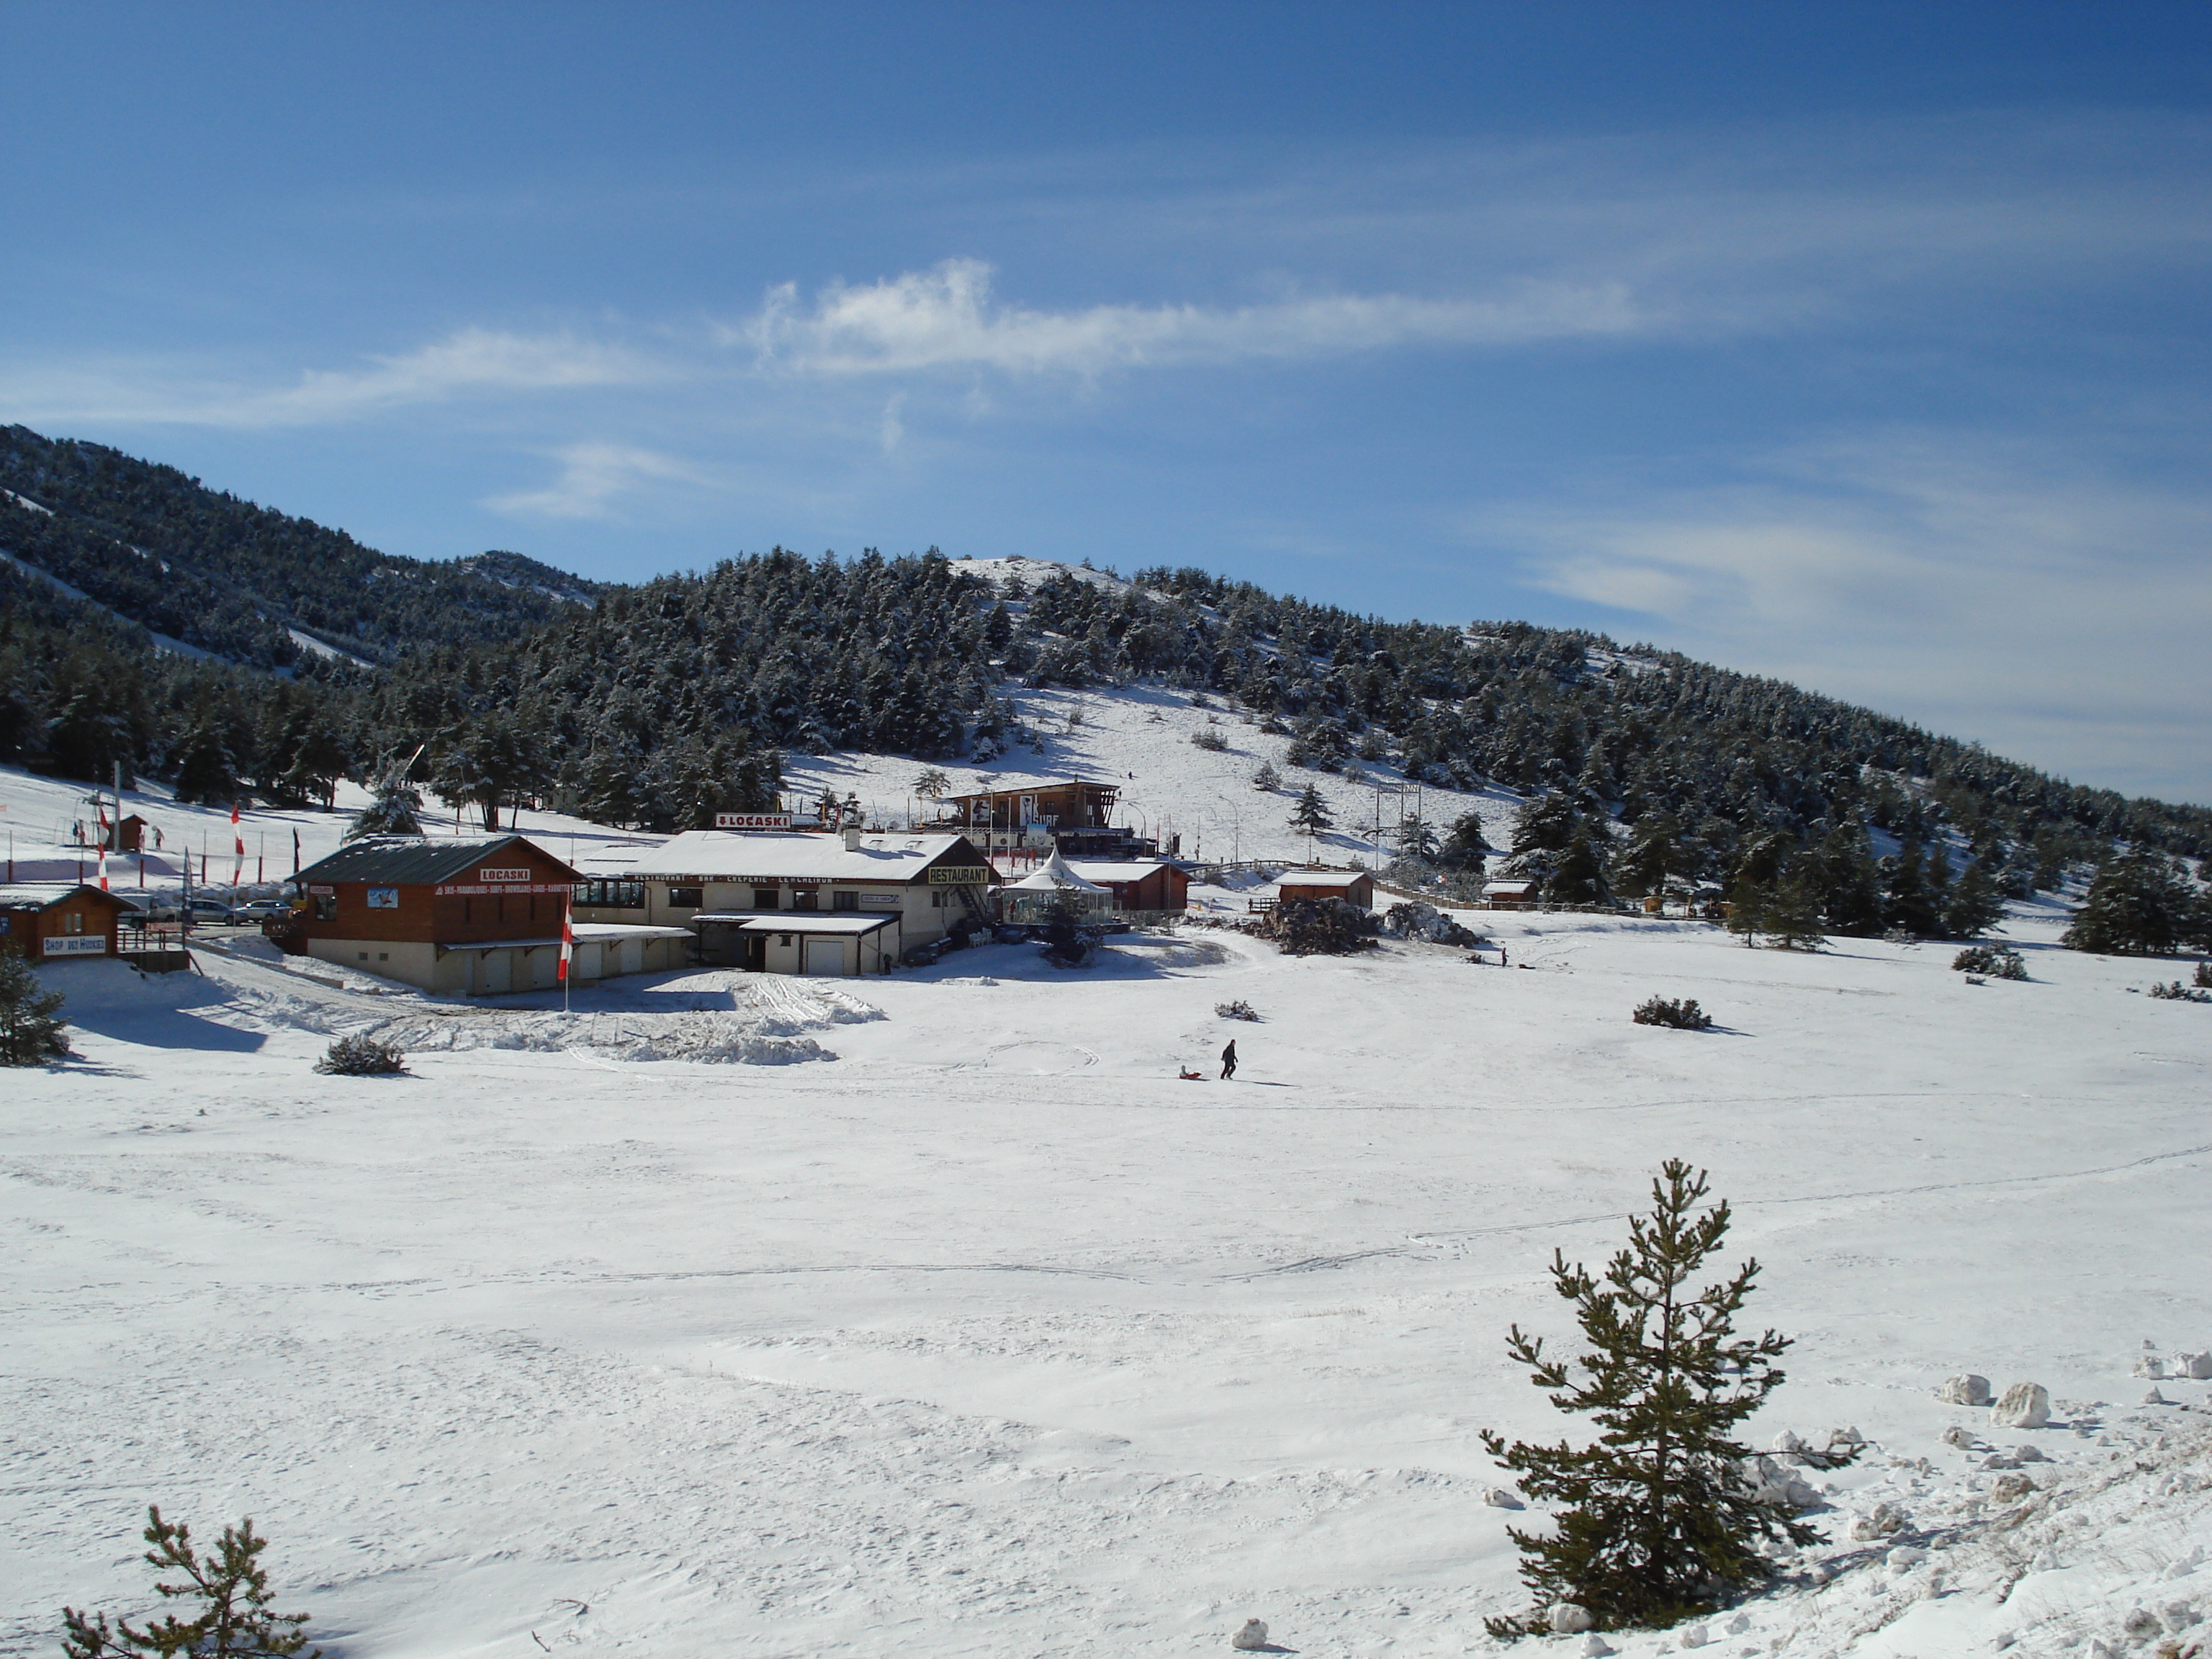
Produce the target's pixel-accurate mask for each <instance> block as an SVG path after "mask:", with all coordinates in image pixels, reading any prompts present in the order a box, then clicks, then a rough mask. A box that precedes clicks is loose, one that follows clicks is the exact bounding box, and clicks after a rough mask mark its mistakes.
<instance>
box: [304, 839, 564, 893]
mask: <svg viewBox="0 0 2212 1659" xmlns="http://www.w3.org/2000/svg"><path fill="white" fill-rule="evenodd" d="M517 846H526V847H528V848H530V850H531V851H532V852H533V853H536V854H538V856H539V857H541V858H544V859H550V860H552V861H553V863H554V864H556V865H557V866H559V867H560V868H561V869H562V871H565V872H567V874H566V875H565V876H556V877H554V878H553V879H555V880H556V881H560V880H574V879H575V878H576V872H574V871H573V870H570V869H569V868H568V866H567V865H566V864H563V863H562V861H561V860H559V859H556V858H554V857H553V855H552V854H550V853H549V852H547V851H546V850H545V849H544V848H542V847H540V846H538V843H537V842H533V841H531V840H530V839H529V838H528V837H526V836H471V837H469V838H468V839H466V840H461V839H453V840H448V839H447V838H446V837H444V836H362V838H361V839H360V840H359V841H356V842H348V843H347V844H346V845H345V846H343V847H341V848H338V850H337V852H335V853H333V854H331V855H330V857H328V858H326V859H322V860H318V861H317V862H316V863H313V864H311V865H309V866H307V868H306V869H304V870H302V871H301V872H300V873H299V874H298V875H296V876H295V877H293V878H292V879H293V880H294V881H314V882H339V881H373V882H375V883H377V884H379V885H380V886H392V887H412V886H429V885H434V884H436V883H438V882H441V881H450V880H452V879H453V878H454V877H455V876H458V875H460V874H461V873H463V872H465V871H468V870H472V869H474V868H475V867H476V866H477V865H479V864H482V863H483V861H484V860H486V859H489V858H495V857H496V856H497V855H498V854H501V853H503V852H505V851H506V850H507V848H510V847H517Z"/></svg>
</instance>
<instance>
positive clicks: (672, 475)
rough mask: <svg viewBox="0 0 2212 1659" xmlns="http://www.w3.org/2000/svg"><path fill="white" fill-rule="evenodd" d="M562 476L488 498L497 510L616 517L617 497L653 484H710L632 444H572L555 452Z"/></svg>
mask: <svg viewBox="0 0 2212 1659" xmlns="http://www.w3.org/2000/svg"><path fill="white" fill-rule="evenodd" d="M555 459H556V460H558V461H559V462H560V463H561V472H560V476H559V477H557V478H556V479H555V480H554V481H553V482H552V483H550V484H549V485H547V486H546V487H545V488H544V489H528V490H518V491H515V492H513V493H511V494H508V495H493V496H489V497H487V498H486V499H485V501H483V506H485V507H490V508H492V509H493V510H494V511H495V512H499V513H517V514H522V515H527V516H534V517H538V518H548V519H604V518H608V517H611V516H612V505H613V502H614V501H615V500H616V498H617V497H618V496H621V495H628V494H629V493H630V492H632V491H634V490H636V489H642V488H645V487H647V486H648V485H651V484H657V483H658V484H667V483H689V484H711V483H712V482H713V481H712V480H711V479H709V478H708V477H705V476H703V475H702V473H700V472H699V471H696V469H694V468H692V467H689V466H686V465H684V463H682V462H680V461H678V460H674V459H671V458H670V457H668V456H665V455H660V454H656V453H653V451H651V450H648V449H639V448H635V447H632V446H630V445H627V444H612V443H580V444H570V445H568V447H565V448H563V449H561V450H559V451H557V452H556V453H555Z"/></svg>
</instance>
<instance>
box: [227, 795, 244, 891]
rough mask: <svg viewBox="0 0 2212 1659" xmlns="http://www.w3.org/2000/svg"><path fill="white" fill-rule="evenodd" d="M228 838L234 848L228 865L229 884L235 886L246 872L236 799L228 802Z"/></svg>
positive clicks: (242, 837)
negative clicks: (234, 852) (232, 858)
mask: <svg viewBox="0 0 2212 1659" xmlns="http://www.w3.org/2000/svg"><path fill="white" fill-rule="evenodd" d="M230 840H231V845H232V846H233V847H234V848H235V849H236V855H235V860H234V862H233V863H232V865H231V866H230V884H231V885H232V886H233V887H235V886H237V885H238V882H239V878H240V877H241V876H243V875H244V874H245V873H246V837H245V836H242V835H240V833H239V829H238V803H237V802H236V801H233V802H231V804H230Z"/></svg>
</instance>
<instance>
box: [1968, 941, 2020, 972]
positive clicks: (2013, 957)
mask: <svg viewBox="0 0 2212 1659" xmlns="http://www.w3.org/2000/svg"><path fill="white" fill-rule="evenodd" d="M1951 966H1952V968H1953V969H1954V971H1956V972H1959V973H1961V974H1981V975H1986V976H1987V977H1989V978H1990V979H2026V978H2027V963H2024V962H2022V961H2021V959H2020V952H2019V951H2015V950H2014V949H2013V948H2012V946H2010V945H1968V946H1967V947H1966V949H1965V950H1963V951H1960V952H1959V954H1958V955H1957V956H1955V957H1952V958H1951Z"/></svg>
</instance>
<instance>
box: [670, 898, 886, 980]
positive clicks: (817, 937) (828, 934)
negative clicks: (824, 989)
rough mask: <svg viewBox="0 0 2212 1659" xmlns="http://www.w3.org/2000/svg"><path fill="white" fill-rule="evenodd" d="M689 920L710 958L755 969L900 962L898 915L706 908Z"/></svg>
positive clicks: (815, 970)
mask: <svg viewBox="0 0 2212 1659" xmlns="http://www.w3.org/2000/svg"><path fill="white" fill-rule="evenodd" d="M692 921H694V922H695V923H696V925H697V927H698V928H699V936H700V938H701V939H702V941H703V943H704V949H705V952H706V955H707V957H708V960H710V961H725V962H730V963H732V966H738V967H744V968H749V969H751V970H752V971H753V972H755V973H759V974H811V975H816V976H817V977H823V978H850V977H853V976H854V975H860V974H888V973H889V972H890V970H891V969H894V968H896V967H897V966H898V959H899V952H900V950H901V948H902V947H901V945H900V943H899V939H900V932H901V929H900V923H899V918H898V917H897V915H881V916H867V915H835V914H832V915H818V914H817V915H805V914H803V913H800V912H796V911H794V912H792V913H789V914H787V915H778V916H763V915H750V914H748V913H746V912H744V911H732V912H727V913H725V914H721V915H716V914H714V913H713V912H708V914H706V915H698V916H694V917H693V918H692ZM718 935H720V936H721V939H718V938H717V936H718ZM723 939H726V943H723V942H722V940H723Z"/></svg>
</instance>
